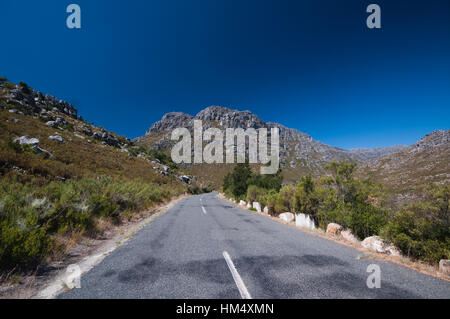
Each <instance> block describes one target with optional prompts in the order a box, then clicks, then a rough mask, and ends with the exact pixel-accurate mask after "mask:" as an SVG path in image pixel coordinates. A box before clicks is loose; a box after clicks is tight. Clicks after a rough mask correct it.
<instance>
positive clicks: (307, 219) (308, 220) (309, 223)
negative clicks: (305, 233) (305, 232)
mask: <svg viewBox="0 0 450 319" xmlns="http://www.w3.org/2000/svg"><path fill="white" fill-rule="evenodd" d="M295 225H296V226H298V227H304V228H308V229H316V223H315V222H314V219H313V218H312V217H311V216H309V215H306V214H296V215H295Z"/></svg>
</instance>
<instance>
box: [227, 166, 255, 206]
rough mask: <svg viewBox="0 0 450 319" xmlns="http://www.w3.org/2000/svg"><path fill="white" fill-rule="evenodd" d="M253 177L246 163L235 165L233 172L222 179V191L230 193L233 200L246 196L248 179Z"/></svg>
mask: <svg viewBox="0 0 450 319" xmlns="http://www.w3.org/2000/svg"><path fill="white" fill-rule="evenodd" d="M252 176H253V173H252V170H251V169H250V165H249V164H248V162H246V163H239V164H237V165H236V166H235V167H234V169H233V171H232V172H230V173H228V174H227V175H226V176H225V177H224V183H223V189H224V190H225V191H226V190H228V191H230V192H231V193H232V194H233V196H234V197H235V198H243V197H245V196H246V195H247V188H248V185H249V182H250V178H251V177H252Z"/></svg>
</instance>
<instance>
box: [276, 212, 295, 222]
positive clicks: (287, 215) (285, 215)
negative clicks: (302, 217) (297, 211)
mask: <svg viewBox="0 0 450 319" xmlns="http://www.w3.org/2000/svg"><path fill="white" fill-rule="evenodd" d="M279 217H280V219H281V220H283V221H285V222H286V223H290V222H292V221H293V220H294V214H292V213H282V214H280V216H279Z"/></svg>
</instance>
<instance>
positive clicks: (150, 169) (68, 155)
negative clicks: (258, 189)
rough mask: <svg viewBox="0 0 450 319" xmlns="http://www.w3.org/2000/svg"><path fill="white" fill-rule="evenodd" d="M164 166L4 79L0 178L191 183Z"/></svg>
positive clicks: (66, 106) (62, 105)
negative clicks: (107, 177)
mask: <svg viewBox="0 0 450 319" xmlns="http://www.w3.org/2000/svg"><path fill="white" fill-rule="evenodd" d="M25 151H27V152H25ZM28 151H30V152H28ZM28 153H30V154H28ZM166 164H168V163H164V162H163V161H161V160H160V159H158V158H156V157H155V156H154V154H151V153H149V152H146V150H144V149H142V148H140V147H138V146H136V145H134V143H133V142H132V141H131V140H129V139H127V138H126V137H123V136H119V135H117V134H115V133H114V132H111V131H108V130H106V129H104V128H103V127H100V126H98V127H96V126H95V125H93V124H91V123H89V122H87V121H85V120H84V119H82V118H81V117H79V116H78V111H77V109H76V108H75V107H74V106H73V105H71V104H70V103H67V102H65V101H62V100H58V99H57V98H55V97H53V96H51V95H49V94H43V93H41V92H38V91H36V90H34V89H33V88H31V87H29V86H28V85H27V84H25V83H23V82H21V83H20V84H18V85H17V84H14V83H11V82H9V81H7V80H6V78H0V176H2V174H9V173H13V174H16V173H19V175H20V176H21V177H23V176H34V177H36V176H37V175H42V176H43V177H44V178H46V179H50V180H66V179H70V178H73V177H80V176H92V175H97V176H98V175H110V176H115V175H126V176H128V177H130V178H131V177H133V176H135V177H142V178H146V179H147V180H157V181H159V179H160V178H161V177H163V178H166V177H171V178H172V179H173V180H174V181H176V183H179V182H182V183H183V184H185V183H190V181H191V177H188V176H184V175H183V174H177V172H173V171H172V170H171V169H170V168H169V166H168V165H166ZM173 177H175V178H173ZM164 182H165V183H166V181H164Z"/></svg>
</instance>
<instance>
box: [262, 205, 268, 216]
mask: <svg viewBox="0 0 450 319" xmlns="http://www.w3.org/2000/svg"><path fill="white" fill-rule="evenodd" d="M263 212H264V214H269V207H268V206H266V207H264V210H263Z"/></svg>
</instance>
